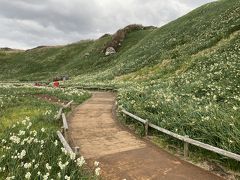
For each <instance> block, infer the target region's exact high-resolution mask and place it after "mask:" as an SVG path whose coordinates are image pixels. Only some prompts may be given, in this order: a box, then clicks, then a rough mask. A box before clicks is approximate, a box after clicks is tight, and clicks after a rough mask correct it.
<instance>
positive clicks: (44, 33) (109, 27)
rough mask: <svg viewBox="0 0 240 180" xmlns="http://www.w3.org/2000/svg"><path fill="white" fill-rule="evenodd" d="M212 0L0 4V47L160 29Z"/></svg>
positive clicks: (7, 0)
mask: <svg viewBox="0 0 240 180" xmlns="http://www.w3.org/2000/svg"><path fill="white" fill-rule="evenodd" d="M211 1H213V0H167V1H163V0H0V47H12V48H20V49H26V48H32V47H36V46H39V45H58V44H67V43H72V42H76V41H79V40H81V39H94V38H98V37H100V36H101V35H102V34H105V33H113V32H115V31H116V30H118V29H119V28H122V27H125V26H126V25H129V24H133V23H136V24H143V25H154V26H158V27H159V26H162V25H164V24H166V23H168V22H169V21H171V20H174V19H176V18H178V17H180V16H182V15H184V14H186V13H187V12H189V11H191V10H192V9H194V8H196V7H198V6H200V5H202V4H205V3H208V2H211Z"/></svg>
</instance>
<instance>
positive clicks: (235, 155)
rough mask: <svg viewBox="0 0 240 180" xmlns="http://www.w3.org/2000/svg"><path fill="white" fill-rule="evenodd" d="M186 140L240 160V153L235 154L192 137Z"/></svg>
mask: <svg viewBox="0 0 240 180" xmlns="http://www.w3.org/2000/svg"><path fill="white" fill-rule="evenodd" d="M184 141H185V142H188V143H189V144H192V145H195V146H198V147H201V148H203V149H207V150H209V151H212V152H215V153H217V154H221V155H223V156H226V157H229V158H232V159H235V160H236V161H240V155H239V154H235V153H232V152H229V151H226V150H224V149H220V148H217V147H214V146H211V145H209V144H205V143H202V142H199V141H196V140H194V139H190V138H185V140H184Z"/></svg>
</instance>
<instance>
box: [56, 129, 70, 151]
mask: <svg viewBox="0 0 240 180" xmlns="http://www.w3.org/2000/svg"><path fill="white" fill-rule="evenodd" d="M57 135H58V137H59V139H60V141H61V143H62V145H63V147H64V148H65V149H66V150H67V152H68V153H73V150H72V148H71V147H70V146H69V144H68V143H67V141H66V139H65V138H64V137H63V135H62V133H61V132H60V131H57Z"/></svg>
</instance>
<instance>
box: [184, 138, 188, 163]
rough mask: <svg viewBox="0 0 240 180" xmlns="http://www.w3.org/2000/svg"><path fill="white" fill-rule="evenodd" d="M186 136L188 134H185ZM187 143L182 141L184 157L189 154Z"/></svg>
mask: <svg viewBox="0 0 240 180" xmlns="http://www.w3.org/2000/svg"><path fill="white" fill-rule="evenodd" d="M185 137H188V136H185ZM188 145H189V143H188V142H185V141H184V158H185V159H187V157H188V156H189V148H188Z"/></svg>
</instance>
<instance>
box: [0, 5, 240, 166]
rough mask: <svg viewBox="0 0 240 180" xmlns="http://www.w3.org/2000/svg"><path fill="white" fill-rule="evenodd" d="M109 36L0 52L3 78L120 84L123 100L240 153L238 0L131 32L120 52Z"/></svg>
mask: <svg viewBox="0 0 240 180" xmlns="http://www.w3.org/2000/svg"><path fill="white" fill-rule="evenodd" d="M110 39H111V37H110V36H105V37H103V38H100V39H98V40H95V41H82V42H79V43H75V44H71V45H67V46H62V47H52V48H42V49H33V50H30V51H27V52H17V53H7V52H0V71H1V74H0V80H47V79H49V78H50V79H51V78H52V77H54V76H56V75H58V74H69V75H70V77H71V81H69V82H68V85H69V86H71V85H74V86H76V85H81V86H82V85H83V86H92V85H94V86H113V87H117V88H118V89H119V97H118V103H119V106H122V107H124V108H126V109H128V110H129V111H131V112H133V113H135V114H137V115H139V116H141V117H143V118H147V119H149V120H150V121H151V122H154V123H155V124H157V125H159V126H161V127H164V128H167V129H169V130H171V131H174V132H177V133H179V134H182V135H189V136H190V137H191V138H194V139H197V140H201V141H203V142H206V143H209V144H212V145H214V146H217V147H220V148H223V149H226V150H229V151H232V152H235V153H238V154H240V141H239V139H240V113H239V109H240V86H239V84H240V1H239V0H231V1H229V0H220V1H217V2H213V3H209V4H206V5H204V6H202V7H200V8H197V9H196V10H194V11H192V12H190V13H189V14H187V15H185V16H183V17H181V18H179V19H177V20H175V21H173V22H171V23H169V24H167V25H165V26H163V27H161V28H157V29H144V30H136V31H132V32H130V33H129V34H127V36H126V38H125V40H124V41H123V42H122V44H121V47H120V48H119V49H118V52H117V53H116V54H114V55H111V56H105V55H104V53H102V49H103V47H104V45H105V44H106V43H108V42H109V41H110ZM216 158H219V157H218V156H216ZM220 160H221V161H222V162H225V163H226V162H227V159H222V158H220ZM238 165H239V164H238ZM238 167H239V166H238Z"/></svg>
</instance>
